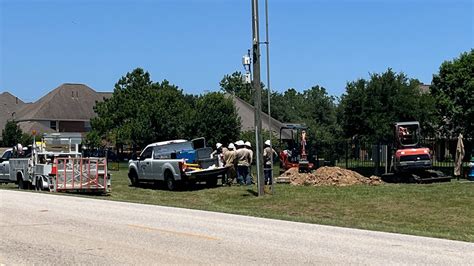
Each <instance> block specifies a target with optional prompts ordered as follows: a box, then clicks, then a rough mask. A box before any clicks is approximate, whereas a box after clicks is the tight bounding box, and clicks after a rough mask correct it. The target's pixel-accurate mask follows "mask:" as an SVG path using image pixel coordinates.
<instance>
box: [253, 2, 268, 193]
mask: <svg viewBox="0 0 474 266" xmlns="http://www.w3.org/2000/svg"><path fill="white" fill-rule="evenodd" d="M251 1H252V37H253V38H252V53H253V54H252V55H253V80H252V85H253V88H254V92H255V138H256V139H255V146H256V147H255V153H256V154H257V156H256V159H257V162H256V163H257V186H258V196H263V195H265V191H264V187H265V180H264V177H263V160H262V156H263V140H262V117H261V113H262V88H261V86H260V38H259V25H258V0H251Z"/></svg>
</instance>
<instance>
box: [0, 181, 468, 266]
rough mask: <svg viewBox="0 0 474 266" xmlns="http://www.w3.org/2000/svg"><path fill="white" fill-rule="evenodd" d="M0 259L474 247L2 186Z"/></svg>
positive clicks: (343, 258) (260, 258)
mask: <svg viewBox="0 0 474 266" xmlns="http://www.w3.org/2000/svg"><path fill="white" fill-rule="evenodd" d="M0 200H1V201H0V215H1V217H0V265H1V264H6V265H10V264H39V265H41V264H115V265H118V264H286V265H296V264H348V263H350V264H376V265H384V264H444V265H448V264H449V265H461V264H471V263H472V262H473V261H474V252H473V250H474V244H473V243H465V242H459V241H450V240H442V239H434V238H426V237H415V236H408V235H400V234H389V233H381V232H372V231H365V230H356V229H348V228H339V227H332V226H321V225H313V224H304V223H295V222H286V221H278V220H271V219H261V218H253V217H246V216H239V215H230V214H222V213H213V212H205V211H196V210H187V209H179V208H169V207H160V206H151V205H142V204H133V203H123V202H113V201H106V200H95V199H87V198H79V197H71V196H62V195H53V194H46V193H41V194H39V193H31V192H20V191H6V190H0Z"/></svg>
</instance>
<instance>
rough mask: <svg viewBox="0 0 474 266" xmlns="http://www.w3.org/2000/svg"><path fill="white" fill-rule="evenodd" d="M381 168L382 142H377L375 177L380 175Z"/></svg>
mask: <svg viewBox="0 0 474 266" xmlns="http://www.w3.org/2000/svg"><path fill="white" fill-rule="evenodd" d="M379 168H380V141H378V142H377V151H376V152H375V175H377V176H378V175H379Z"/></svg>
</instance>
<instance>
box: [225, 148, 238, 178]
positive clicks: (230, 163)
mask: <svg viewBox="0 0 474 266" xmlns="http://www.w3.org/2000/svg"><path fill="white" fill-rule="evenodd" d="M222 155H223V159H224V163H225V165H224V166H225V167H227V174H226V180H225V183H226V184H227V185H228V186H231V185H232V183H233V182H234V179H235V177H236V176H237V172H236V167H235V166H236V157H235V146H234V144H233V143H230V144H229V146H228V147H227V149H223V152H222Z"/></svg>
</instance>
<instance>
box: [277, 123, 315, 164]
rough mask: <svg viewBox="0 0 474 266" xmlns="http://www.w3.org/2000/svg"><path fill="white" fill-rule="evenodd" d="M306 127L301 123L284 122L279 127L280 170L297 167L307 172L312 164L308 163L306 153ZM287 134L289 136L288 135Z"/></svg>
mask: <svg viewBox="0 0 474 266" xmlns="http://www.w3.org/2000/svg"><path fill="white" fill-rule="evenodd" d="M307 130H308V127H307V126H306V125H303V124H286V125H284V126H282V127H281V128H280V146H281V147H282V149H283V150H282V151H281V152H280V154H279V157H280V171H282V172H283V171H286V170H288V169H290V168H293V167H297V168H298V170H299V171H300V172H309V171H311V170H312V169H313V164H312V163H309V161H308V155H307V153H306V140H307V138H306V134H307ZM288 136H289V137H288Z"/></svg>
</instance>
